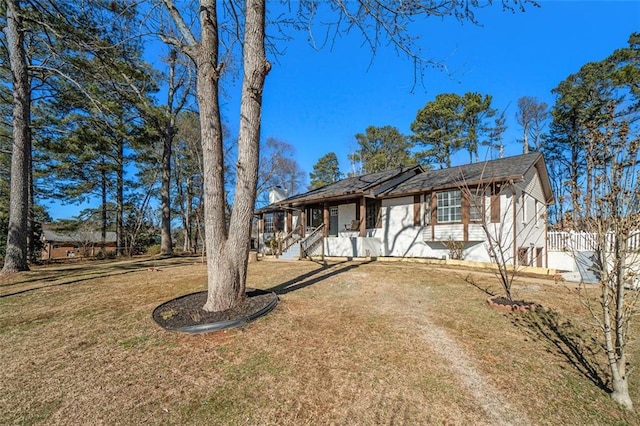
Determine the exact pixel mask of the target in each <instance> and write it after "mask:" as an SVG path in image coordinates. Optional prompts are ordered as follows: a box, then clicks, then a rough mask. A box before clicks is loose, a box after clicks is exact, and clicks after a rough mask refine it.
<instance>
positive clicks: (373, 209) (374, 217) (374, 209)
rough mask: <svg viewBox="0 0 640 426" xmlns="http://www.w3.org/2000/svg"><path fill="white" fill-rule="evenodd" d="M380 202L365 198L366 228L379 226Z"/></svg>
mask: <svg viewBox="0 0 640 426" xmlns="http://www.w3.org/2000/svg"><path fill="white" fill-rule="evenodd" d="M381 207H382V203H381V201H380V200H369V199H368V200H367V204H366V220H367V229H370V228H379V227H380V225H381V224H380V209H381Z"/></svg>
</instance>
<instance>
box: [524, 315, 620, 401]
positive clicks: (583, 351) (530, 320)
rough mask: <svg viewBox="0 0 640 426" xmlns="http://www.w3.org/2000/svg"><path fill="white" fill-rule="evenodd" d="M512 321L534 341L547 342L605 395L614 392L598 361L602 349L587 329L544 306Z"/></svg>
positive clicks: (550, 349)
mask: <svg viewBox="0 0 640 426" xmlns="http://www.w3.org/2000/svg"><path fill="white" fill-rule="evenodd" d="M512 322H513V324H514V325H515V326H516V327H518V328H521V329H523V330H524V331H525V332H527V333H528V334H529V335H530V336H531V337H532V338H533V339H534V340H542V341H543V342H546V343H547V344H548V345H549V351H550V352H555V353H556V354H557V355H560V356H562V357H563V358H564V359H565V360H566V361H567V362H568V363H569V364H570V365H571V366H573V367H574V368H575V369H576V370H577V371H578V372H579V373H580V374H582V375H583V376H584V377H586V378H587V379H589V380H590V381H591V382H592V383H593V384H594V385H596V386H597V387H599V388H600V389H602V390H603V391H605V392H608V393H610V392H611V387H610V386H609V381H608V379H607V377H608V375H607V373H606V369H605V368H604V366H603V363H602V362H600V361H599V360H598V358H600V357H601V356H602V353H601V352H602V350H601V347H600V345H599V343H598V341H597V340H596V339H595V338H594V337H593V336H590V335H589V333H588V332H587V331H586V330H585V329H584V328H582V327H579V326H576V325H575V324H573V323H572V322H571V321H570V320H568V319H564V318H562V317H561V316H560V314H558V313H557V312H555V311H553V310H552V309H543V308H541V307H539V308H538V309H536V310H535V311H531V312H528V313H525V314H522V315H518V316H514V317H513V320H512Z"/></svg>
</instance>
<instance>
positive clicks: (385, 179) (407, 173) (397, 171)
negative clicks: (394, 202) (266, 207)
mask: <svg viewBox="0 0 640 426" xmlns="http://www.w3.org/2000/svg"><path fill="white" fill-rule="evenodd" d="M423 172H424V170H423V169H422V167H420V166H413V167H396V168H394V169H390V170H385V171H382V172H377V173H371V174H368V175H362V176H355V177H349V178H345V179H342V180H339V181H337V182H334V183H330V184H329V185H325V186H321V187H320V188H315V189H312V190H311V191H308V192H305V193H303V194H299V195H294V196H292V197H289V198H286V199H284V200H282V201H279V202H277V203H274V204H276V205H283V204H293V205H299V204H301V203H309V202H313V201H316V200H317V201H320V200H327V199H333V200H336V199H343V198H353V197H355V196H362V195H371V196H374V195H375V192H376V190H380V188H383V187H384V186H385V185H387V184H391V185H392V184H394V183H395V181H400V182H403V181H405V180H407V179H410V178H412V177H413V176H415V175H416V174H419V173H423Z"/></svg>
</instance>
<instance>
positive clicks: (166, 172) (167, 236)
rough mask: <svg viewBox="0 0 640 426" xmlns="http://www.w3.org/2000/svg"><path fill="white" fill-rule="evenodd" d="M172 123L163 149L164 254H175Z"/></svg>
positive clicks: (161, 236) (168, 126) (162, 251)
mask: <svg viewBox="0 0 640 426" xmlns="http://www.w3.org/2000/svg"><path fill="white" fill-rule="evenodd" d="M172 133H173V129H172V125H171V124H168V125H167V129H166V133H165V135H164V143H163V149H162V188H161V189H160V200H161V205H162V206H161V208H162V226H161V229H160V238H161V240H160V252H161V253H162V254H164V255H171V254H173V242H172V241H171V196H170V190H171V145H172V143H173V141H172V139H173V135H172Z"/></svg>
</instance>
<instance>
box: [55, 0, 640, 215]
mask: <svg viewBox="0 0 640 426" xmlns="http://www.w3.org/2000/svg"><path fill="white" fill-rule="evenodd" d="M495 3H500V2H499V0H495ZM540 5H541V7H540V8H536V7H532V6H528V7H527V11H526V12H525V13H515V14H513V13H511V12H503V11H502V8H501V7H500V5H499V4H498V5H496V6H493V7H490V8H486V9H482V10H479V11H478V12H476V18H477V19H478V20H479V21H480V23H481V26H476V25H473V24H471V23H468V22H466V23H464V24H462V23H460V22H458V21H455V20H451V19H441V18H427V19H423V20H421V21H418V22H416V24H415V31H416V34H418V35H419V36H420V40H419V44H420V47H421V50H422V54H423V56H424V57H427V58H432V59H434V60H436V61H442V62H443V63H444V64H445V65H446V67H447V70H448V72H443V71H441V70H438V69H428V70H427V72H426V73H425V75H424V79H423V81H422V85H418V86H415V85H414V82H415V81H414V73H413V70H414V68H413V64H412V63H411V62H410V61H409V60H408V59H407V58H405V57H401V56H398V55H397V54H396V53H395V51H394V50H393V49H390V48H381V49H380V50H379V51H378V53H377V55H376V56H375V57H374V58H372V55H371V52H370V50H368V49H367V48H366V47H363V45H362V39H361V37H359V36H358V35H357V34H355V33H354V34H353V35H347V36H343V37H341V39H340V40H338V41H337V43H336V44H335V45H334V46H333V48H328V47H327V48H324V49H323V50H320V51H316V50H314V49H313V48H312V47H311V46H310V44H309V43H308V42H307V34H304V33H291V35H293V36H294V37H295V38H294V40H291V41H288V42H287V43H286V44H285V45H281V46H280V47H281V48H284V49H285V54H284V55H282V56H280V57H278V58H277V61H274V60H273V61H272V63H273V67H272V69H271V72H270V73H269V75H268V76H267V80H266V86H265V92H264V101H263V121H262V137H263V139H266V138H268V137H274V138H277V139H280V140H284V141H286V142H288V143H290V144H291V145H293V146H294V147H295V150H296V151H295V154H294V157H295V159H296V160H297V161H298V163H299V164H300V166H301V168H302V169H303V170H304V171H305V173H306V176H307V179H308V173H309V172H310V171H312V168H313V165H314V164H315V163H316V162H317V160H318V159H319V158H320V157H322V156H323V155H325V154H327V153H328V152H331V151H333V152H335V153H336V154H337V156H338V160H339V162H340V166H341V169H342V171H343V172H344V173H346V172H348V171H349V167H350V165H349V162H348V160H347V155H348V154H349V153H350V152H352V151H353V150H354V149H355V148H356V142H355V134H356V133H363V132H364V130H365V129H366V128H367V127H368V126H386V125H391V126H394V127H397V128H398V129H399V130H400V131H401V132H402V133H404V134H410V133H411V132H410V125H411V123H412V122H413V120H414V119H415V116H416V114H417V112H418V110H419V109H421V108H422V107H424V105H425V104H426V103H427V102H429V101H432V100H434V99H435V96H436V95H438V94H440V93H452V92H455V93H459V94H464V93H465V92H469V91H475V92H480V93H482V94H489V95H492V96H493V104H492V105H493V107H494V108H497V109H498V110H500V111H502V110H506V116H507V119H508V122H507V124H508V129H507V131H506V132H505V135H504V140H505V143H506V144H507V145H506V154H507V155H515V154H519V153H521V152H522V148H521V146H520V145H518V144H516V142H515V140H516V139H518V138H520V133H521V130H520V129H519V127H518V125H517V123H516V120H515V117H514V115H515V112H516V109H517V107H516V105H517V100H518V98H520V97H522V96H534V97H537V98H539V99H540V100H543V101H545V102H547V103H548V104H549V105H553V103H554V98H553V95H552V94H551V90H552V89H553V88H554V87H556V86H557V85H558V83H559V82H561V81H562V80H564V79H565V78H566V77H567V76H569V75H570V74H572V73H575V72H577V71H578V70H579V69H580V67H581V66H582V65H584V64H585V63H587V62H591V61H598V60H601V59H604V58H606V57H607V56H608V55H609V54H611V53H612V52H613V51H614V50H615V49H617V48H621V47H624V46H626V45H627V39H628V37H629V35H630V34H631V33H632V32H633V31H640V0H638V1H631V0H630V1H542V2H540ZM149 53H150V54H151V55H152V56H153V54H154V53H155V54H156V56H157V55H163V54H164V52H149ZM271 59H273V58H271ZM234 90H235V93H237V91H238V87H236V88H232V89H230V93H234V92H233V91H234ZM160 99H162V97H160ZM223 110H224V114H225V121H226V124H227V125H228V126H229V128H230V130H231V131H232V133H234V134H237V116H238V111H239V104H238V99H237V97H235V96H231V97H229V98H227V99H226V100H225V105H224V106H223ZM480 157H481V158H484V157H483V153H482V152H481V153H480ZM467 159H468V155H467V154H466V153H462V154H461V155H460V156H459V157H458V158H457V160H458V161H457V163H458V164H460V163H462V162H465V161H467ZM48 207H49V210H50V212H51V214H52V216H53V217H54V218H65V217H66V218H69V217H72V216H75V215H76V214H77V213H78V212H79V211H80V210H81V209H82V208H84V206H75V205H70V206H62V205H57V204H56V205H51V204H49V205H48Z"/></svg>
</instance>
